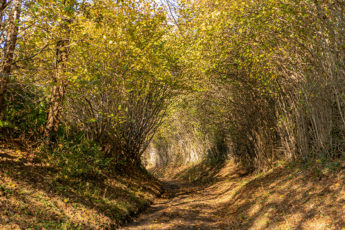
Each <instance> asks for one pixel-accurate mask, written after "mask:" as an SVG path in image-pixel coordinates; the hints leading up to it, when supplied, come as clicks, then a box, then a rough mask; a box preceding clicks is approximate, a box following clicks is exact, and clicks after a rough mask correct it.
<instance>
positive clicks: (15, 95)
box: [0, 79, 47, 139]
mask: <svg viewBox="0 0 345 230" xmlns="http://www.w3.org/2000/svg"><path fill="white" fill-rule="evenodd" d="M10 85H11V88H10V90H9V91H8V92H7V100H6V104H5V111H4V114H3V118H2V120H1V121H0V127H1V128H2V130H3V134H4V133H6V135H10V136H12V137H19V136H23V135H24V136H27V137H30V138H33V139H37V135H39V132H40V128H41V127H42V125H44V124H45V123H46V113H47V103H46V101H45V100H44V97H43V92H42V90H41V88H40V87H38V86H36V85H34V84H33V83H31V82H28V81H23V80H20V79H12V80H11V82H10Z"/></svg>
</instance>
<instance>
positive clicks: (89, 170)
mask: <svg viewBox="0 0 345 230" xmlns="http://www.w3.org/2000/svg"><path fill="white" fill-rule="evenodd" d="M47 151H48V153H47V157H48V160H49V161H50V162H53V163H54V164H56V165H57V166H58V167H59V168H61V171H60V173H61V177H62V178H65V177H66V178H65V179H67V178H70V177H72V178H73V177H82V178H93V177H94V178H96V177H97V175H100V174H102V173H105V172H106V171H107V170H111V168H112V167H113V166H114V165H112V163H113V162H112V161H113V160H112V159H111V158H107V157H105V156H104V153H102V151H101V147H100V146H99V145H98V144H97V143H95V142H94V141H91V140H87V139H85V138H84V136H83V135H80V136H79V137H75V138H69V139H62V138H61V139H60V141H59V144H58V146H57V147H56V148H54V149H53V150H52V152H51V153H49V152H50V151H49V150H47Z"/></svg>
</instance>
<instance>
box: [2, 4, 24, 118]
mask: <svg viewBox="0 0 345 230" xmlns="http://www.w3.org/2000/svg"><path fill="white" fill-rule="evenodd" d="M22 1H23V0H14V2H13V8H12V11H11V14H10V17H9V19H8V23H9V27H8V30H7V36H6V43H5V47H4V60H3V62H2V65H1V70H0V113H1V112H2V109H3V104H4V100H5V94H6V91H7V82H8V78H9V75H10V74H11V68H12V64H13V59H14V51H15V49H16V43H17V36H18V22H19V18H20V11H21V5H22ZM6 4H7V2H6V1H4V0H0V7H1V8H0V9H1V10H3V9H5V7H6Z"/></svg>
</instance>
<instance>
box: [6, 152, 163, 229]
mask: <svg viewBox="0 0 345 230" xmlns="http://www.w3.org/2000/svg"><path fill="white" fill-rule="evenodd" d="M0 165H1V167H0V207H1V209H0V229H30V228H31V229H102V228H103V229H114V228H116V226H118V225H119V224H121V223H124V222H127V221H129V220H130V219H131V216H133V215H135V214H137V213H138V212H140V211H142V209H144V208H145V207H147V206H148V205H149V204H150V203H151V201H152V199H153V198H154V197H155V196H157V195H158V194H160V192H161V191H160V184H159V182H158V181H157V180H154V178H152V177H150V176H149V175H146V174H144V173H140V172H133V171H132V172H126V173H123V174H125V175H93V177H90V178H69V177H68V176H67V175H61V173H59V168H57V167H56V166H54V164H53V163H52V162H50V163H49V162H45V161H44V160H41V159H40V158H39V157H37V156H35V155H33V154H32V153H31V152H26V151H24V150H21V149H18V148H13V147H11V148H6V147H5V146H2V147H1V149H0ZM129 174H130V175H129Z"/></svg>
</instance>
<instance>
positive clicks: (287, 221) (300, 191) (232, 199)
mask: <svg viewBox="0 0 345 230" xmlns="http://www.w3.org/2000/svg"><path fill="white" fill-rule="evenodd" d="M212 170H213V169H212V168H207V169H202V170H196V172H199V171H200V172H208V173H210V172H211V174H212ZM344 175H345V167H344V169H342V170H340V171H338V172H337V173H336V174H329V175H328V174H323V175H322V176H320V175H319V174H316V175H314V173H313V171H311V172H309V171H303V170H301V169H299V168H298V167H292V168H284V167H277V168H276V169H272V170H270V171H268V172H266V173H261V174H253V175H245V176H243V175H242V176H241V175H240V174H239V173H238V171H236V167H234V165H233V164H231V162H229V164H227V165H224V166H222V168H221V169H217V170H215V171H214V172H213V174H212V178H213V179H214V181H213V182H212V183H208V186H201V185H195V184H193V183H183V182H181V181H165V193H164V194H163V195H162V197H160V198H157V199H156V200H155V201H154V203H153V205H152V206H151V207H150V208H149V209H148V210H146V211H145V212H144V213H142V214H141V215H140V216H139V217H138V218H137V219H136V220H135V222H133V223H131V224H129V225H127V226H124V227H122V228H121V229H122V230H138V229H140V230H149V229H154V230H161V229H162V230H164V229H170V230H190V229H200V230H211V229H212V230H215V229H220V230H230V229H252V230H261V229H262V230H263V229H281V230H283V229H284V230H285V229H306V230H307V229H308V230H309V229H319V230H325V229H332V230H333V229H334V230H338V229H339V230H344V229H345V176H344Z"/></svg>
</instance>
